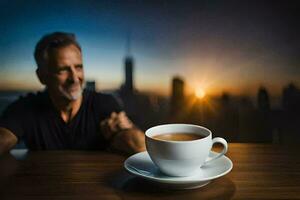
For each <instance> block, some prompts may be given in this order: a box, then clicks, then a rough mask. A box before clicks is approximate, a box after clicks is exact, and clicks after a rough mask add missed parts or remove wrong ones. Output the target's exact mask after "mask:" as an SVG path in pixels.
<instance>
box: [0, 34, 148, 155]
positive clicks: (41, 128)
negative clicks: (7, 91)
mask: <svg viewBox="0 0 300 200" xmlns="http://www.w3.org/2000/svg"><path fill="white" fill-rule="evenodd" d="M34 57H35V60H36V63H37V70H36V74H37V76H38V79H39V80H40V82H41V83H42V84H43V85H45V86H46V89H45V90H44V91H43V92H38V93H37V94H28V95H27V96H26V97H21V98H20V99H18V100H17V101H15V102H13V103H12V104H11V105H9V106H8V107H7V109H6V110H5V111H4V113H3V115H2V116H1V118H0V154H3V153H5V152H8V151H9V150H10V149H11V148H13V147H14V146H15V144H16V143H17V142H18V141H19V140H21V139H23V140H24V142H25V144H26V145H27V147H28V148H29V149H31V150H62V149H76V150H92V149H98V150H105V149H112V150H115V151H118V152H122V153H129V154H130V153H135V152H139V151H143V150H145V142H144V133H143V132H142V131H140V130H139V129H138V128H136V127H135V126H134V124H133V123H132V122H131V121H130V120H129V118H128V117H127V116H126V113H125V112H124V111H122V108H121V107H120V106H119V104H118V103H117V101H116V100H115V99H114V98H113V97H112V96H110V95H107V94H102V93H96V92H91V91H87V90H84V89H83V84H84V67H83V63H82V53H81V47H80V45H79V44H78V42H77V41H76V38H75V36H74V34H69V33H62V32H55V33H52V34H49V35H46V36H44V37H43V38H42V39H41V40H40V41H39V42H38V43H37V45H36V48H35V52H34Z"/></svg>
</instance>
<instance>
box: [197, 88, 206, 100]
mask: <svg viewBox="0 0 300 200" xmlns="http://www.w3.org/2000/svg"><path fill="white" fill-rule="evenodd" d="M195 95H196V97H198V98H199V99H203V98H204V97H205V95H206V93H205V91H204V89H203V88H197V89H196V90H195Z"/></svg>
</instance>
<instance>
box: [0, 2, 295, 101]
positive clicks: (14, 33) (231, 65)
mask: <svg viewBox="0 0 300 200" xmlns="http://www.w3.org/2000/svg"><path fill="white" fill-rule="evenodd" d="M71 2H72V3H71ZM1 4H2V5H1V14H0V15H1V19H0V22H1V23H0V26H1V30H2V35H3V37H2V38H1V39H0V44H1V46H0V50H1V52H3V53H2V54H1V55H0V60H1V61H2V63H1V65H0V73H1V80H0V89H1V90H8V89H14V90H16V89H26V90H37V89H41V88H42V87H41V85H40V83H39V82H38V80H37V78H36V76H35V63H34V59H33V55H32V52H33V49H34V45H35V43H36V42H37V41H38V39H39V38H40V37H41V36H42V35H43V34H45V33H49V32H52V31H67V32H73V33H75V34H76V35H77V37H78V41H79V42H80V44H81V45H82V49H83V61H84V65H85V72H86V79H87V80H95V81H96V83H97V89H98V90H104V89H117V88H119V87H120V86H121V84H122V83H123V82H124V78H123V73H124V69H123V62H124V60H123V59H124V58H125V56H126V36H127V33H128V32H129V31H130V32H131V37H132V50H131V53H132V56H133V57H134V59H135V71H134V73H135V74H134V77H135V86H136V88H137V89H138V90H140V91H151V92H153V91H155V92H158V93H160V94H163V95H170V88H171V81H172V78H173V77H174V76H181V77H182V78H183V79H184V80H185V83H186V84H187V91H188V92H189V93H191V92H194V91H195V90H197V91H199V88H200V90H204V91H205V93H206V94H208V95H209V94H211V95H216V94H221V93H222V92H224V91H226V92H229V93H232V94H248V95H256V94H257V90H258V88H259V87H260V86H264V87H266V88H267V89H268V91H269V92H270V94H271V95H273V96H276V95H281V92H282V89H283V87H285V86H286V85H288V84H289V83H290V82H293V83H295V84H296V85H299V84H300V71H299V60H298V59H297V56H299V55H298V54H299V38H298V37H297V35H298V33H299V28H297V26H295V25H296V18H297V16H298V14H296V10H297V6H296V4H295V3H294V2H292V1H288V2H287V3H284V2H283V1H282V2H280V1H279V2H276V3H273V4H271V3H270V1H263V2H246V3H245V2H244V3H243V4H242V3H238V2H235V1H230V2H229V3H228V4H225V3H224V2H221V1H191V2H190V3H184V2H183V1H175V3H171V2H169V1H159V3H155V2H152V1H142V2H141V1H124V2H120V1H110V2H104V1H99V2H94V1H85V2H83V1H59V4H58V3H55V1H54V2H53V1H51V2H50V1H43V2H34V1H28V2H27V3H24V2H20V1H9V2H1ZM12 9H13V10H15V11H16V12H10V10H12Z"/></svg>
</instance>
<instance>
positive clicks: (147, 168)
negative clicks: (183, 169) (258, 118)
mask: <svg viewBox="0 0 300 200" xmlns="http://www.w3.org/2000/svg"><path fill="white" fill-rule="evenodd" d="M214 154H216V153H215V152H213V151H211V152H210V155H209V156H213V155H214ZM232 166H233V164H232V162H231V160H230V159H229V158H228V157H226V156H222V157H220V158H219V159H217V160H214V161H211V162H210V163H209V164H207V165H205V166H203V167H201V168H199V171H198V172H197V173H196V174H195V175H193V176H188V177H172V176H167V175H165V174H163V173H161V172H160V171H159V169H158V168H157V167H156V165H155V164H154V163H153V162H152V160H151V158H150V157H149V155H148V153H147V151H144V152H141V153H137V154H134V155H132V156H130V157H129V158H128V159H127V160H126V161H125V162H124V167H125V169H126V170H127V171H128V172H129V173H131V174H133V175H136V176H139V177H142V178H144V179H147V180H150V181H152V182H156V183H159V184H160V185H162V186H167V187H168V188H174V189H193V188H199V187H202V186H204V185H207V184H208V183H209V182H210V181H211V180H213V179H216V178H219V177H221V176H224V175H225V174H227V173H229V172H230V171H231V169H232Z"/></svg>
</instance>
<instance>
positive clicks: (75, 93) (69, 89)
mask: <svg viewBox="0 0 300 200" xmlns="http://www.w3.org/2000/svg"><path fill="white" fill-rule="evenodd" d="M58 89H59V91H60V93H61V94H62V96H63V97H65V98H66V99H68V100H70V101H75V100H77V99H79V98H80V97H81V95H82V91H83V89H82V85H81V84H80V82H76V83H73V84H72V85H68V86H60V87H59V88H58Z"/></svg>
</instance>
